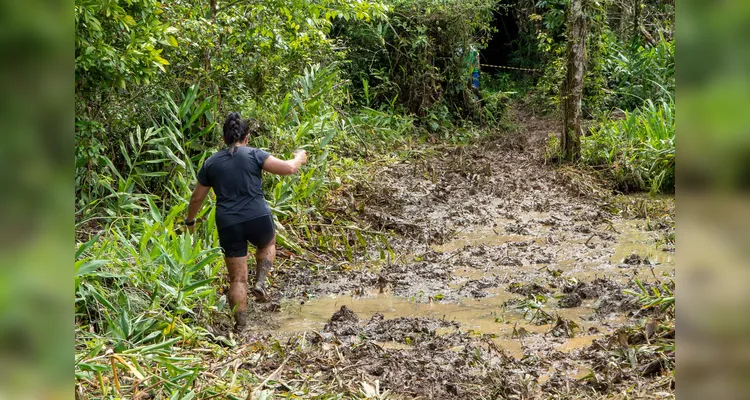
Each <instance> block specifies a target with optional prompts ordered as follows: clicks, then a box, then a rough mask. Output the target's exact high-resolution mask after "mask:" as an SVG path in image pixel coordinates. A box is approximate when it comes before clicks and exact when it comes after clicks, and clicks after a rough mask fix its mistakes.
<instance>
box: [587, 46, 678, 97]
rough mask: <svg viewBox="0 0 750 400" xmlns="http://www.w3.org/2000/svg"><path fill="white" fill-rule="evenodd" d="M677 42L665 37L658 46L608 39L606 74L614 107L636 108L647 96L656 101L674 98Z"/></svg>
mask: <svg viewBox="0 0 750 400" xmlns="http://www.w3.org/2000/svg"><path fill="white" fill-rule="evenodd" d="M674 65H675V64H674V41H671V42H670V41H667V40H664V39H663V38H662V40H659V42H657V44H656V46H651V45H642V44H634V45H628V46H623V45H621V44H620V43H619V42H617V41H616V40H615V39H614V38H609V40H608V50H607V57H606V58H605V59H604V60H603V63H602V69H603V74H604V75H605V76H606V77H607V81H608V92H609V94H610V98H609V99H608V101H607V103H608V104H609V105H610V106H611V107H618V108H621V109H623V110H634V109H635V108H637V107H638V106H639V105H641V104H642V103H643V102H644V101H646V100H647V99H650V100H652V101H654V102H660V101H662V100H669V99H670V98H672V97H674V89H675V75H674V71H675V66H674Z"/></svg>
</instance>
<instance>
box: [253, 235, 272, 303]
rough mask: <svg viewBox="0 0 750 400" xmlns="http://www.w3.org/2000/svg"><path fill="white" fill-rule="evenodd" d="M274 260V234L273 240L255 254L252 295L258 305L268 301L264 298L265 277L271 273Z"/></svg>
mask: <svg viewBox="0 0 750 400" xmlns="http://www.w3.org/2000/svg"><path fill="white" fill-rule="evenodd" d="M275 259H276V234H275V233H274V235H273V239H271V241H270V242H269V243H268V244H267V245H265V246H264V247H262V248H259V249H258V251H256V252H255V285H254V286H253V290H252V292H253V295H254V296H255V301H257V302H259V303H265V302H267V301H268V298H267V297H266V288H265V285H266V276H267V275H268V272H269V271H271V267H272V266H273V261H274V260H275Z"/></svg>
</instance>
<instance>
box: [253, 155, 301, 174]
mask: <svg viewBox="0 0 750 400" xmlns="http://www.w3.org/2000/svg"><path fill="white" fill-rule="evenodd" d="M306 163H307V152H306V151H305V150H300V151H298V152H295V153H294V158H293V159H291V160H279V159H278V158H276V157H274V156H268V158H266V161H265V162H264V163H263V169H264V170H266V171H268V172H270V173H272V174H276V175H292V174H294V173H296V172H297V170H299V167H300V166H302V165H304V164H306Z"/></svg>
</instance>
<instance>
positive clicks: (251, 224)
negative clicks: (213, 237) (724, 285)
mask: <svg viewBox="0 0 750 400" xmlns="http://www.w3.org/2000/svg"><path fill="white" fill-rule="evenodd" d="M275 238H276V227H275V226H274V224H273V217H272V216H271V215H264V216H262V217H258V218H253V219H251V220H249V221H245V222H240V223H239V224H234V225H230V226H227V227H224V228H222V229H219V244H220V245H221V249H222V250H223V251H224V257H244V256H246V255H247V242H250V243H252V244H253V246H255V247H257V248H263V247H266V246H268V244H269V243H271V241H273V240H274V239H275Z"/></svg>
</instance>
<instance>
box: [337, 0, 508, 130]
mask: <svg viewBox="0 0 750 400" xmlns="http://www.w3.org/2000/svg"><path fill="white" fill-rule="evenodd" d="M494 7H495V2H493V1H489V0H471V1H437V0H417V1H401V0H397V1H394V2H393V3H392V5H391V9H390V11H389V12H388V20H387V21H385V22H383V21H361V20H360V21H338V25H337V26H336V27H335V29H334V32H335V35H336V37H338V38H340V39H341V40H342V41H344V42H345V43H346V45H347V46H348V47H349V54H348V59H349V60H350V61H349V64H348V69H347V75H348V76H349V77H351V79H352V84H353V89H354V90H355V93H354V94H355V99H357V100H358V101H360V102H362V103H364V104H366V105H368V106H374V107H378V106H380V105H382V104H388V103H390V102H391V101H392V100H393V99H394V98H397V99H398V102H399V103H400V104H402V105H403V106H404V108H405V110H406V111H407V112H409V113H411V114H414V115H417V116H418V117H427V120H426V121H425V122H426V125H427V126H428V128H429V127H430V126H431V125H433V124H432V122H433V118H432V117H434V116H439V115H441V113H442V107H441V105H443V104H444V105H445V106H446V107H448V108H449V111H450V112H451V113H452V114H453V115H454V116H459V117H467V116H474V117H476V116H478V115H479V107H478V105H477V103H476V101H475V96H474V95H473V93H472V92H471V90H470V88H469V74H470V71H469V69H468V67H469V66H468V64H467V63H466V59H465V58H466V55H467V54H468V52H469V47H470V45H471V44H476V45H480V46H481V44H482V43H484V42H485V41H486V40H487V39H488V35H489V34H490V33H491V32H492V30H493V29H494V28H492V27H491V25H490V23H491V22H492V18H493V17H492V15H493V14H492V10H493V9H494ZM433 128H434V127H433ZM430 129H431V130H434V129H432V128H430Z"/></svg>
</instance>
